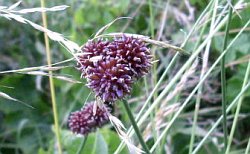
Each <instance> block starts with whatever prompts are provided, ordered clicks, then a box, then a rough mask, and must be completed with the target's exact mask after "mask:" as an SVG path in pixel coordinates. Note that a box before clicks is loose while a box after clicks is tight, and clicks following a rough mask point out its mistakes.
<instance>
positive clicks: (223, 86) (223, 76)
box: [221, 7, 232, 150]
mask: <svg viewBox="0 0 250 154" xmlns="http://www.w3.org/2000/svg"><path fill="white" fill-rule="evenodd" d="M228 16H229V17H228V22H227V25H226V30H225V38H224V43H223V50H222V51H224V50H225V49H226V48H227V40H228V34H229V27H230V23H231V18H232V7H230V8H229V15H228ZM225 57H226V55H224V56H223V58H222V60H221V93H222V114H223V132H224V148H225V150H226V147H227V135H228V133H227V114H226V108H227V107H226V106H227V104H226V101H227V100H226V73H225Z"/></svg>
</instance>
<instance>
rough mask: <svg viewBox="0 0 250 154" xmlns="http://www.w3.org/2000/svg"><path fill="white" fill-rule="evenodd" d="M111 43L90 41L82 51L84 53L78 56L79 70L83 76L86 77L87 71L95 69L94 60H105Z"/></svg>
mask: <svg viewBox="0 0 250 154" xmlns="http://www.w3.org/2000/svg"><path fill="white" fill-rule="evenodd" d="M108 44H109V41H103V40H101V39H99V40H97V41H96V42H95V41H88V42H87V43H86V44H85V45H84V46H83V47H82V48H81V49H82V52H81V54H80V55H79V56H78V65H79V69H80V70H81V71H82V76H85V75H86V72H85V71H86V70H87V69H88V68H89V67H94V63H95V60H94V59H93V58H95V57H96V58H101V59H105V57H106V52H107V50H109V49H108V48H107V46H108Z"/></svg>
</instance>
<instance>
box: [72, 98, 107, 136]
mask: <svg viewBox="0 0 250 154" xmlns="http://www.w3.org/2000/svg"><path fill="white" fill-rule="evenodd" d="M93 108H94V102H91V103H87V104H86V105H85V106H84V107H83V108H82V109H81V110H79V111H75V112H72V113H71V114H70V116H69V119H68V126H69V128H70V130H71V131H72V132H73V133H76V134H81V135H86V134H88V133H90V132H93V131H95V130H96V128H97V127H102V126H103V125H105V124H106V123H108V121H109V118H108V114H109V109H108V108H107V107H105V106H104V105H103V106H102V107H99V106H97V108H96V113H95V114H94V111H93Z"/></svg>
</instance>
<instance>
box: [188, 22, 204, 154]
mask: <svg viewBox="0 0 250 154" xmlns="http://www.w3.org/2000/svg"><path fill="white" fill-rule="evenodd" d="M206 27H207V24H205V25H204V27H203V28H202V30H201V33H200V36H199V40H198V42H197V43H196V45H195V48H194V50H196V49H197V47H198V45H199V44H200V42H201V40H202V36H203V34H204V32H205V29H206ZM203 65H204V64H203ZM203 75H204V71H202V73H201V75H200V78H202V77H203ZM202 87H203V86H201V87H200V88H199V89H198V92H197V98H196V104H195V111H194V121H193V125H192V133H191V138H190V144H189V154H191V153H192V150H193V147H194V139H195V131H196V129H195V128H196V124H197V119H198V113H199V108H200V101H201V93H202Z"/></svg>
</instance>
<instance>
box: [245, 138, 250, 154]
mask: <svg viewBox="0 0 250 154" xmlns="http://www.w3.org/2000/svg"><path fill="white" fill-rule="evenodd" d="M249 150H250V138H249V140H248V143H247V147H246V151H245V154H249Z"/></svg>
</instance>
